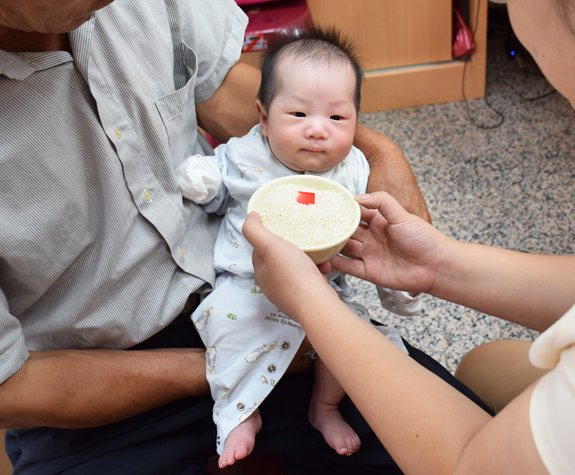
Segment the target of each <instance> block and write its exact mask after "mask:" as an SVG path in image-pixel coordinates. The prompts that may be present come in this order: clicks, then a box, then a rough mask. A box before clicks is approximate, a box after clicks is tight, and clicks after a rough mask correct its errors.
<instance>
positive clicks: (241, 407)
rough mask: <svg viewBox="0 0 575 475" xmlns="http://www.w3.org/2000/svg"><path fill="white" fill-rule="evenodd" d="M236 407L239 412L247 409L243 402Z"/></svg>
mask: <svg viewBox="0 0 575 475" xmlns="http://www.w3.org/2000/svg"><path fill="white" fill-rule="evenodd" d="M236 407H237V408H238V411H243V410H244V409H245V408H246V406H244V403H243V402H238V405H237V406H236Z"/></svg>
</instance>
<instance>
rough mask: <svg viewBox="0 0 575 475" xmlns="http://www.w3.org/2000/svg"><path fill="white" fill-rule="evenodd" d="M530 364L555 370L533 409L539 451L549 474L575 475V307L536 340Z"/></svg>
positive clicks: (542, 381)
mask: <svg viewBox="0 0 575 475" xmlns="http://www.w3.org/2000/svg"><path fill="white" fill-rule="evenodd" d="M529 360H530V361H531V363H533V365H535V366H537V367H539V368H552V369H551V371H550V372H549V373H547V374H546V375H545V376H543V377H542V378H541V379H540V380H539V381H538V382H537V384H536V385H535V389H534V390H533V394H532V396H531V401H530V405H529V420H530V422H531V432H532V434H533V439H534V440H535V446H536V447H537V451H538V452H539V455H540V456H541V460H543V463H544V464H545V467H546V468H547V470H548V471H549V473H551V474H564V473H575V450H573V449H574V447H575V306H573V307H572V308H571V309H570V310H569V311H568V312H567V313H566V314H565V315H563V317H561V318H560V319H559V320H557V321H556V322H555V323H554V324H553V325H551V326H550V327H549V328H548V329H547V330H546V331H545V332H544V333H542V334H541V335H540V336H539V337H538V338H537V340H535V342H534V343H533V345H531V349H530V350H529Z"/></svg>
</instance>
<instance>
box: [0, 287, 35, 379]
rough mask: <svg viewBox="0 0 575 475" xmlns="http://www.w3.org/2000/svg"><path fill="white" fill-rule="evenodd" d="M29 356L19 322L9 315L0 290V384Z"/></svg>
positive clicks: (4, 298) (5, 301)
mask: <svg viewBox="0 0 575 475" xmlns="http://www.w3.org/2000/svg"><path fill="white" fill-rule="evenodd" d="M29 356H30V354H29V353H28V350H27V349H26V345H25V343H24V335H23V333H22V328H21V326H20V322H19V321H18V319H17V318H16V317H14V316H13V315H11V314H10V311H9V308H8V302H7V300H6V297H5V296H4V293H3V292H2V291H1V290H0V383H3V382H4V381H6V380H7V379H8V378H9V377H10V376H12V375H13V374H14V373H15V372H16V371H18V370H19V369H20V368H21V367H22V365H23V364H24V362H25V361H26V360H27V359H28V357H29Z"/></svg>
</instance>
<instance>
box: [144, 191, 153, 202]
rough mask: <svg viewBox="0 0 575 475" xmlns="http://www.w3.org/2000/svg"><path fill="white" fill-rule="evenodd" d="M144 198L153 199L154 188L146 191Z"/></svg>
mask: <svg viewBox="0 0 575 475" xmlns="http://www.w3.org/2000/svg"><path fill="white" fill-rule="evenodd" d="M144 199H145V200H146V201H150V200H151V199H152V190H146V191H144Z"/></svg>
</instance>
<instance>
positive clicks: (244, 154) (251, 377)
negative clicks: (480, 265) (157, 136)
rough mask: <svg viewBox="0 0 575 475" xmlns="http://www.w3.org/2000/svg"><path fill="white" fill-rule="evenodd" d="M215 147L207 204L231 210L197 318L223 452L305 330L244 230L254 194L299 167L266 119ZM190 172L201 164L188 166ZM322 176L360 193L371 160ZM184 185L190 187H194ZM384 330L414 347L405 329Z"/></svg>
mask: <svg viewBox="0 0 575 475" xmlns="http://www.w3.org/2000/svg"><path fill="white" fill-rule="evenodd" d="M215 153H216V155H215V157H210V158H212V159H214V160H215V164H216V166H217V167H218V168H219V169H220V171H221V176H222V186H221V189H220V192H219V193H218V195H217V196H216V198H215V199H214V200H213V201H212V202H209V203H207V204H206V205H205V206H204V209H205V210H206V211H208V212H218V213H224V219H223V220H222V223H221V226H220V230H219V234H218V238H217V240H216V246H215V256H214V262H215V266H216V270H217V272H218V273H219V276H218V278H217V280H216V288H215V290H214V291H213V292H212V293H211V294H210V295H209V296H208V297H206V298H205V299H204V300H203V301H202V303H201V304H200V306H199V307H198V308H197V309H196V311H195V312H194V314H193V315H192V320H193V321H194V324H195V325H196V328H197V329H198V333H199V334H200V336H201V338H202V341H203V342H204V344H205V345H206V348H207V350H206V374H207V379H208V382H209V383H210V389H211V394H212V397H213V399H214V401H215V404H214V412H213V417H214V422H215V423H216V425H217V430H218V436H217V440H216V448H217V450H218V453H221V451H222V449H223V446H224V444H225V441H226V439H227V437H228V436H229V433H230V432H231V431H232V430H233V429H234V428H235V427H236V426H237V425H238V424H240V423H241V422H242V421H244V420H245V419H246V418H247V417H249V415H250V414H251V413H252V412H253V411H254V410H255V409H256V408H257V407H258V406H259V405H260V404H261V403H262V402H263V400H264V399H265V398H266V396H267V395H268V394H269V393H270V391H271V390H272V389H273V387H274V386H275V384H276V383H277V381H279V379H280V378H281V377H282V375H283V374H284V372H285V370H286V369H287V367H288V366H289V364H290V362H291V360H292V359H293V357H294V355H295V353H296V351H297V350H298V348H299V346H300V344H301V342H302V340H303V338H304V336H305V334H304V331H303V329H302V328H301V326H300V325H299V324H298V323H297V322H295V321H293V320H291V319H290V318H289V317H287V316H286V315H285V314H283V313H282V312H281V309H277V308H276V307H275V306H274V305H273V304H272V303H270V302H269V301H268V300H267V299H266V298H265V296H264V295H263V293H261V290H260V289H259V287H258V286H257V285H255V282H254V279H253V277H254V270H253V266H252V251H253V248H252V247H251V245H250V244H249V243H248V242H247V240H246V239H245V238H244V236H243V235H242V233H241V230H242V226H243V223H244V221H245V218H246V216H247V204H248V201H249V198H250V197H251V196H252V194H253V193H254V192H255V191H256V190H257V189H258V188H259V187H260V186H261V185H263V184H264V183H267V182H269V181H270V180H273V179H275V178H279V177H281V176H288V175H296V174H297V172H294V171H292V170H290V169H288V168H287V167H285V166H284V165H283V164H282V163H281V162H279V161H278V160H277V159H276V158H275V157H274V156H273V154H272V152H271V150H270V148H269V146H268V143H267V139H266V138H265V137H264V136H263V135H262V134H261V129H260V126H259V125H257V126H255V127H254V128H253V129H252V130H251V131H250V132H249V133H248V134H247V135H245V136H244V137H241V138H233V139H231V140H230V141H229V142H228V144H226V145H221V146H219V147H218V148H217V149H216V150H215ZM187 172H188V173H195V170H194V169H193V168H188V169H187ZM318 175H319V176H322V177H325V178H329V179H331V180H334V181H336V182H338V183H340V184H341V185H343V186H345V187H346V188H347V189H349V190H350V191H351V192H352V193H354V194H359V193H365V190H366V187H367V180H368V177H369V164H368V162H367V160H366V158H365V156H364V155H363V153H361V152H360V151H359V150H358V149H357V148H355V147H353V148H352V150H351V152H350V154H349V155H348V157H346V159H345V160H344V161H343V162H342V164H340V165H338V166H337V167H335V168H333V169H332V170H329V171H326V172H323V173H319V174H318ZM181 183H182V188H184V187H186V186H187V185H186V184H183V182H181ZM186 183H189V181H187V182H186ZM192 194H193V193H189V195H192ZM278 272H281V270H278ZM328 278H329V280H330V283H331V285H332V287H334V289H335V290H336V291H337V292H338V294H339V295H340V298H341V299H342V301H344V302H345V303H346V304H347V305H348V307H349V308H351V310H352V311H354V312H355V313H356V314H357V315H358V316H360V317H361V318H363V319H364V320H366V321H369V318H368V311H367V308H365V307H364V306H363V305H361V304H357V303H355V302H352V301H351V300H350V299H349V297H350V289H349V287H348V286H347V283H346V282H345V279H344V278H343V276H342V275H340V274H338V273H334V274H333V275H331V276H328ZM376 328H377V329H378V330H379V331H380V332H382V333H383V334H384V335H386V336H388V338H390V339H391V340H392V341H394V343H395V344H397V345H398V346H399V347H400V348H401V349H402V350H403V351H405V352H406V353H407V350H406V348H405V346H404V345H403V342H402V341H401V337H400V336H399V332H398V331H397V330H395V329H394V328H391V327H386V326H383V327H380V326H378V327H376Z"/></svg>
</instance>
